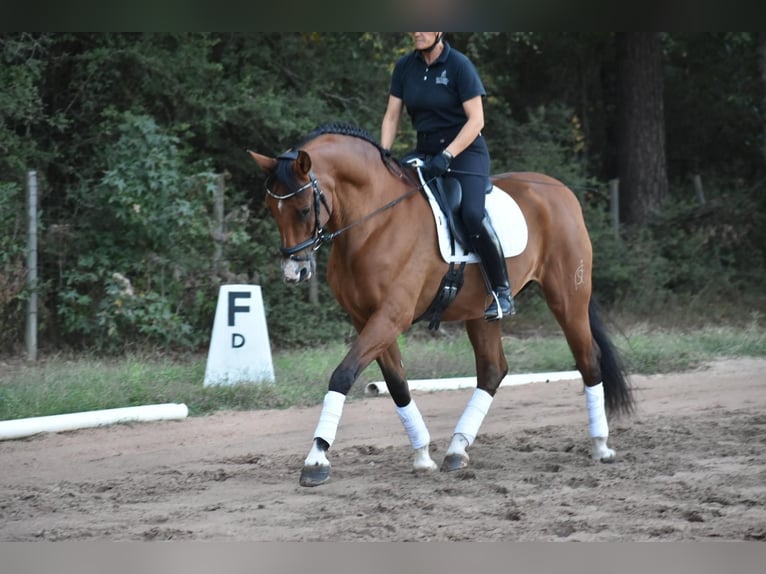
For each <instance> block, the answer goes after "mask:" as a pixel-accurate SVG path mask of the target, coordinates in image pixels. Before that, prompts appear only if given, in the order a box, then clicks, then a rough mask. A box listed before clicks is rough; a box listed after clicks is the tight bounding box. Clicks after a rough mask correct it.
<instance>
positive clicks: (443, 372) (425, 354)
mask: <svg viewBox="0 0 766 574" xmlns="http://www.w3.org/2000/svg"><path fill="white" fill-rule="evenodd" d="M514 320H515V319H514ZM539 325H540V324H538V328H537V331H535V329H532V328H525V325H524V321H523V320H520V321H519V322H518V325H517V324H514V325H513V330H514V333H517V332H520V333H521V334H522V335H521V336H519V335H514V336H510V335H506V336H505V337H504V339H503V345H504V348H505V350H506V356H507V357H508V362H509V365H510V372H511V373H521V372H538V371H556V370H571V369H573V368H574V361H573V359H572V355H571V354H570V352H569V349H568V347H567V345H566V341H565V340H564V338H563V336H562V335H561V333H560V332H559V331H557V329H555V326H553V325H551V324H550V323H542V325H543V326H542V328H539ZM517 327H518V329H517ZM530 333H531V334H530ZM612 338H613V341H614V343H615V345H616V346H617V347H618V349H620V351H621V353H622V355H623V357H624V359H625V363H626V365H627V367H628V370H629V372H631V373H636V374H639V373H640V374H652V373H662V372H669V371H680V370H688V369H692V368H695V367H698V366H700V365H702V364H704V363H706V362H709V361H711V360H714V359H722V358H733V357H744V356H749V357H766V328H764V327H762V326H761V325H760V324H759V316H758V315H756V316H754V317H753V318H752V319H751V321H750V322H749V324H735V325H731V326H701V327H697V326H695V327H694V328H691V329H690V328H683V329H682V328H670V327H663V328H661V329H657V328H652V327H650V326H649V325H647V324H645V323H636V324H634V325H633V326H631V327H630V328H629V329H627V330H625V331H623V332H622V333H619V332H616V333H614V334H613V336H612ZM399 343H400V347H401V349H402V358H403V361H404V365H405V368H406V369H407V372H408V376H409V378H410V379H422V378H438V377H460V376H473V375H474V374H475V373H474V359H473V353H472V351H471V348H470V345H469V343H468V339H467V337H466V336H465V334H464V333H463V331H462V330H460V329H459V328H458V326H449V327H444V328H443V329H442V330H441V331H439V333H437V334H431V333H429V332H427V331H426V330H425V329H420V328H419V327H418V328H413V329H412V330H411V331H410V332H408V333H407V334H406V335H403V336H401V337H400V339H399ZM346 349H347V346H346V344H345V343H337V344H331V345H325V346H322V347H317V348H307V349H301V350H290V351H278V352H275V353H274V355H273V362H274V371H275V376H276V381H277V382H276V383H275V384H268V383H264V384H239V385H233V386H220V387H207V388H206V387H203V384H202V381H203V379H204V374H205V363H206V357H205V356H200V355H194V356H186V357H174V358H170V357H165V356H140V355H130V356H125V357H120V358H113V359H104V358H99V357H88V356H85V357H67V356H63V355H54V356H49V357H45V358H43V359H42V360H40V361H38V362H37V363H35V364H28V363H25V362H23V361H21V360H10V361H9V360H6V361H5V362H2V361H0V420H10V419H17V418H26V417H35V416H45V415H53V414H63V413H69V412H81V411H88V410H96V409H107V408H118V407H126V406H136V405H143V404H155V403H168V402H176V403H185V404H186V405H187V406H188V407H189V411H190V414H191V415H204V414H208V413H212V412H215V411H218V410H228V409H235V410H254V409H271V408H286V407H290V406H309V405H314V404H318V403H319V402H321V400H322V397H323V396H324V394H325V392H326V390H327V384H328V381H329V377H330V375H331V373H332V371H333V369H334V368H335V366H336V365H337V364H338V363H339V362H340V360H341V359H342V357H343V355H344V354H345V352H346ZM381 378H382V377H381V375H380V370H379V369H378V367H377V365H376V364H373V365H371V366H370V367H368V368H367V369H366V370H365V371H364V372H363V373H362V375H361V376H360V379H359V380H358V381H357V383H356V385H355V386H354V389H353V390H352V392H351V394H350V398H351V399H352V400H353V399H354V398H359V397H361V396H362V393H363V388H364V385H365V383H367V382H370V381H379V380H381Z"/></svg>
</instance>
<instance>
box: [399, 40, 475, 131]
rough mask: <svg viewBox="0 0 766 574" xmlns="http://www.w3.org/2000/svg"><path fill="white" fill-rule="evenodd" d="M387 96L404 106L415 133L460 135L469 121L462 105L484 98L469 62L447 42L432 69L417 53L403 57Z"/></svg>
mask: <svg viewBox="0 0 766 574" xmlns="http://www.w3.org/2000/svg"><path fill="white" fill-rule="evenodd" d="M389 92H390V94H391V95H392V96H396V97H397V98H400V99H401V100H402V101H403V102H404V105H405V107H406V108H407V113H408V114H409V116H410V119H411V120H412V125H413V127H414V128H415V130H416V131H418V132H442V131H446V130H451V129H457V130H458V131H459V129H460V128H461V127H462V126H463V124H465V122H466V120H467V119H468V118H467V117H466V115H465V111H464V110H463V102H465V101H467V100H470V99H471V98H475V97H476V96H485V95H486V91H485V90H484V85H483V84H482V83H481V79H480V78H479V73H478V72H477V71H476V67H475V66H474V65H473V63H472V62H471V60H469V59H468V57H467V56H465V54H463V53H462V52H460V51H458V50H455V49H453V48H451V47H450V45H449V44H448V43H447V42H444V49H443V50H442V53H441V54H440V55H439V57H438V58H437V59H436V61H435V62H434V63H433V64H431V66H427V65H426V61H425V59H424V58H423V55H422V54H421V53H420V52H419V51H417V50H413V51H412V52H410V53H408V54H406V55H405V56H402V57H401V58H400V59H399V60H398V61H397V62H396V65H395V66H394V71H393V73H392V75H391V88H390V90H389ZM455 133H457V132H455Z"/></svg>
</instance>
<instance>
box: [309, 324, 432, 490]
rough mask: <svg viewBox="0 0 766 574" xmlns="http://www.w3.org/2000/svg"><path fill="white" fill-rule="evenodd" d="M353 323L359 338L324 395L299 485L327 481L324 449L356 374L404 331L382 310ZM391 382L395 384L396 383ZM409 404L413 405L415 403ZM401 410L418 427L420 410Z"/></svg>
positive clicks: (328, 462) (337, 422) (338, 419)
mask: <svg viewBox="0 0 766 574" xmlns="http://www.w3.org/2000/svg"><path fill="white" fill-rule="evenodd" d="M362 325H363V327H362ZM355 326H356V328H357V331H358V332H359V337H357V339H356V342H355V343H354V344H353V345H352V347H351V349H350V350H349V352H348V354H347V355H346V356H345V357H344V359H343V361H341V363H340V365H338V366H337V367H336V368H335V370H334V371H333V374H332V376H331V377H330V386H329V390H328V391H327V394H325V397H324V402H323V403H322V411H321V414H320V415H319V423H318V424H317V427H316V430H315V431H314V442H313V444H312V447H311V450H310V451H309V454H308V456H307V457H306V460H305V461H304V465H303V470H302V471H301V477H300V484H301V485H302V486H319V485H320V484H323V483H325V482H327V480H329V478H330V461H329V459H328V458H327V451H328V450H329V449H330V447H331V446H332V444H333V442H334V441H335V435H336V433H337V430H338V425H339V424H340V419H341V415H342V414H343V406H344V404H345V401H346V395H348V392H349V391H350V390H351V387H352V386H353V384H354V382H355V381H356V379H357V378H358V377H359V374H360V373H361V372H362V371H363V370H364V369H365V368H366V367H367V366H368V365H369V364H370V363H371V362H372V361H373V360H374V359H376V358H378V357H380V356H381V354H382V353H383V352H384V351H385V350H386V349H387V348H389V347H390V346H391V345H392V344H395V342H396V337H397V336H398V335H399V333H401V332H402V331H403V328H402V326H401V325H399V324H398V323H397V322H396V321H393V320H391V319H390V318H389V316H388V314H387V313H385V312H383V311H378V312H377V313H375V314H374V315H373V316H372V317H370V319H369V320H368V321H367V322H366V323H362V322H358V321H355ZM392 380H393V379H392ZM392 384H393V386H394V387H396V384H395V383H392ZM405 385H406V382H405ZM411 404H412V405H413V407H414V403H411ZM404 412H405V415H406V416H408V419H411V420H412V421H413V424H414V425H415V427H414V428H417V427H419V426H420V425H419V424H418V423H417V420H416V419H417V416H418V415H419V414H420V413H418V412H417V411H416V409H415V410H413V408H412V407H410V408H407V407H405V408H404ZM400 416H402V415H401V414H400ZM402 422H403V423H404V420H403V421H402ZM421 422H422V417H421ZM423 426H424V425H423ZM405 428H406V423H405ZM426 433H427V431H426ZM416 434H417V435H418V436H419V437H420V438H418V440H419V441H420V440H422V433H419V432H418V431H416ZM425 446H426V448H427V446H428V444H427V443H426V445H425Z"/></svg>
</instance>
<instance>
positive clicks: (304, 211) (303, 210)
mask: <svg viewBox="0 0 766 574" xmlns="http://www.w3.org/2000/svg"><path fill="white" fill-rule="evenodd" d="M310 213H311V208H310V207H303V208H301V209H300V210H298V215H300V216H301V217H303V218H304V219H305V218H306V217H308V216H309V214H310Z"/></svg>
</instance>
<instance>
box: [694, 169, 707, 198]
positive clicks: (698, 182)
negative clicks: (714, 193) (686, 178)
mask: <svg viewBox="0 0 766 574" xmlns="http://www.w3.org/2000/svg"><path fill="white" fill-rule="evenodd" d="M692 184H693V185H694V192H695V193H696V194H697V199H698V200H699V202H700V205H705V190H704V189H702V177H701V176H700V174H698V173H695V174H694V175H693V176H692Z"/></svg>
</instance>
